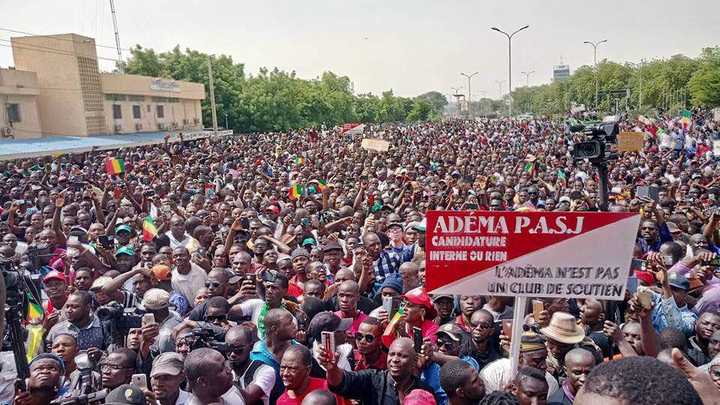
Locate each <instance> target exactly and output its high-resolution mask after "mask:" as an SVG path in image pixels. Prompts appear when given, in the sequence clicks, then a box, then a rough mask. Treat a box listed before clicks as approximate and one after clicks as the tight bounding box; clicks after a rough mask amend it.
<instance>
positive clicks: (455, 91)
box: [450, 87, 462, 117]
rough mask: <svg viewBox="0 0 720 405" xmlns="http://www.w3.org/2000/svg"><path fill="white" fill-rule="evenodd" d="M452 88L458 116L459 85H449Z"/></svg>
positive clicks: (460, 95)
mask: <svg viewBox="0 0 720 405" xmlns="http://www.w3.org/2000/svg"><path fill="white" fill-rule="evenodd" d="M450 89H452V91H453V92H452V96H453V97H455V103H456V104H457V116H458V117H460V97H462V94H460V87H450Z"/></svg>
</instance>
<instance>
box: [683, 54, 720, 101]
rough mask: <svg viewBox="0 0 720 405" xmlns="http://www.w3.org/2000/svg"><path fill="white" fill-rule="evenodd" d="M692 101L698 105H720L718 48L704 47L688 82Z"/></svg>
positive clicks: (719, 56) (719, 55) (719, 57)
mask: <svg viewBox="0 0 720 405" xmlns="http://www.w3.org/2000/svg"><path fill="white" fill-rule="evenodd" d="M688 86H689V88H690V95H691V97H692V103H693V105H695V106H698V107H718V106H720V48H719V47H715V48H705V49H703V53H702V55H701V56H700V62H699V67H698V69H697V70H696V71H695V72H694V73H693V75H692V77H691V78H690V81H689V83H688Z"/></svg>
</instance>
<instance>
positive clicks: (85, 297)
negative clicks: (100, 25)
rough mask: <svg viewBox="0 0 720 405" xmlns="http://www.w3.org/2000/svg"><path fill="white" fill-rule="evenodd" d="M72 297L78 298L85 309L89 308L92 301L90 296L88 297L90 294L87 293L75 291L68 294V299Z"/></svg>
mask: <svg viewBox="0 0 720 405" xmlns="http://www.w3.org/2000/svg"><path fill="white" fill-rule="evenodd" d="M73 296H74V297H78V298H80V301H81V302H82V304H83V305H84V306H87V307H89V306H90V304H91V303H92V301H93V298H92V295H90V293H89V292H87V291H82V290H75V291H73V292H72V293H70V295H69V296H68V298H69V297H73Z"/></svg>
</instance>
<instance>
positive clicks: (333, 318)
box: [310, 311, 353, 332]
mask: <svg viewBox="0 0 720 405" xmlns="http://www.w3.org/2000/svg"><path fill="white" fill-rule="evenodd" d="M352 322H353V320H352V319H351V318H340V317H339V316H337V315H335V314H334V313H332V312H330V311H323V312H320V313H318V314H317V315H315V316H314V317H313V319H312V321H310V324H311V325H313V326H316V327H317V328H318V329H317V330H325V331H340V332H343V331H346V330H348V329H350V327H351V326H352Z"/></svg>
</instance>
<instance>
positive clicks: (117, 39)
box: [110, 0, 125, 73]
mask: <svg viewBox="0 0 720 405" xmlns="http://www.w3.org/2000/svg"><path fill="white" fill-rule="evenodd" d="M110 13H111V14H112V20H113V28H114V29H115V47H116V48H117V54H118V69H119V70H120V73H123V71H124V70H125V69H124V67H123V63H122V50H121V48H120V33H119V32H118V23H117V15H116V14H117V13H116V12H115V1H114V0H110Z"/></svg>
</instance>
